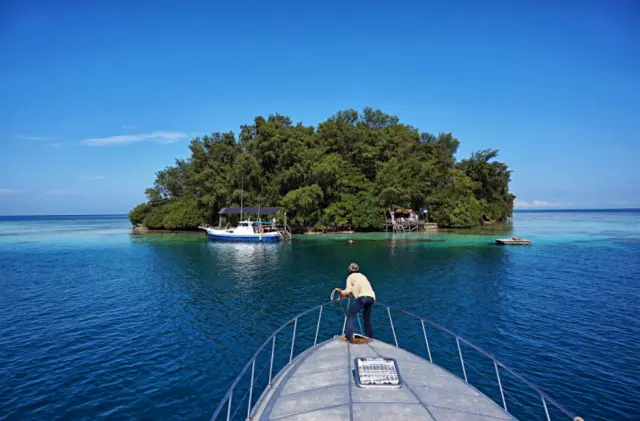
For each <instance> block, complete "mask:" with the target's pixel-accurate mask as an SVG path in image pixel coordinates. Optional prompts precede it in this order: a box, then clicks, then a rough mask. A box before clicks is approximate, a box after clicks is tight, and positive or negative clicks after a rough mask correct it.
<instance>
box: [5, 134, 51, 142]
mask: <svg viewBox="0 0 640 421" xmlns="http://www.w3.org/2000/svg"><path fill="white" fill-rule="evenodd" d="M15 137H16V138H18V139H22V140H29V141H32V142H50V141H52V140H56V139H58V137H57V136H34V135H30V134H17V135H16V136H15Z"/></svg>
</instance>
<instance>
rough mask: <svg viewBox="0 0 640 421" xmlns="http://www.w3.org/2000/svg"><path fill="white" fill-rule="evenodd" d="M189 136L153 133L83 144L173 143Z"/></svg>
mask: <svg viewBox="0 0 640 421" xmlns="http://www.w3.org/2000/svg"><path fill="white" fill-rule="evenodd" d="M188 137H189V135H188V134H187V133H184V132H165V131H154V132H151V133H140V134H125V135H118V136H109V137H93V138H89V139H83V140H82V141H81V143H83V144H85V145H88V146H109V145H125V144H128V143H136V142H157V143H173V142H178V141H180V140H184V139H186V138H188Z"/></svg>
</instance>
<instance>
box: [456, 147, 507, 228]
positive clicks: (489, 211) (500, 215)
mask: <svg viewBox="0 0 640 421" xmlns="http://www.w3.org/2000/svg"><path fill="white" fill-rule="evenodd" d="M497 156H498V151H497V150H495V149H485V150H482V151H478V152H474V153H472V154H471V157H470V158H468V159H465V160H462V162H460V163H459V164H458V165H457V168H460V169H461V170H463V171H464V172H465V174H467V175H468V176H469V177H470V178H471V179H472V180H473V181H475V182H476V183H477V184H476V187H475V188H474V190H473V194H474V196H475V197H476V199H478V200H480V201H482V213H483V218H484V220H487V221H493V220H504V219H506V218H508V217H510V216H511V215H512V214H513V201H514V199H515V196H514V195H512V194H511V193H509V182H510V181H511V171H510V170H509V167H507V165H506V164H503V163H502V162H497V161H492V160H493V159H494V158H496V157H497ZM490 161H491V162H490Z"/></svg>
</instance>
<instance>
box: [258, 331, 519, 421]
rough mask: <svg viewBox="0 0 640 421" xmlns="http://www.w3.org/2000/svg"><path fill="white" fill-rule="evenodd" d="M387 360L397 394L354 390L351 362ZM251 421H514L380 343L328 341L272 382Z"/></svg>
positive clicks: (463, 386) (456, 381)
mask: <svg viewBox="0 0 640 421" xmlns="http://www.w3.org/2000/svg"><path fill="white" fill-rule="evenodd" d="M379 356H383V357H392V358H395V359H396V360H397V362H398V366H399V369H400V376H401V378H402V388H400V389H393V390H374V389H362V388H359V387H358V386H357V385H356V384H355V382H354V378H353V373H352V371H353V369H354V359H355V358H356V357H379ZM252 419H253V420H261V421H267V420H281V421H324V420H332V421H342V420H344V421H358V420H367V421H370V420H380V421H387V420H391V421H405V420H406V421H409V420H435V421H459V420H468V421H501V420H512V421H513V420H515V418H513V417H512V416H511V415H509V414H508V413H506V412H505V411H504V410H503V409H502V408H501V407H500V406H498V405H497V404H496V403H495V402H493V401H492V400H491V399H490V398H488V397H487V396H485V395H483V394H482V393H480V392H479V391H478V390H476V389H475V388H473V387H472V386H470V385H468V384H467V383H465V382H464V380H462V379H460V378H458V377H456V376H454V375H453V374H451V373H450V372H448V371H446V370H444V369H442V368H440V367H438V366H437V365H434V364H431V363H429V362H428V361H427V360H424V359H422V358H420V357H418V356H416V355H414V354H411V353H409V352H408V351H405V350H403V349H400V348H396V347H394V346H392V345H389V344H387V343H384V342H380V341H373V342H372V343H370V344H366V345H350V344H347V343H346V342H343V341H341V340H338V339H333V340H330V341H328V342H326V343H324V344H322V345H320V346H318V347H317V348H315V349H311V350H309V351H308V352H306V353H304V354H302V355H300V356H299V357H298V358H297V359H296V360H294V362H293V364H290V365H289V366H287V367H286V368H285V369H284V370H283V371H281V372H280V373H279V374H278V376H277V377H276V379H275V381H274V384H273V387H272V388H270V389H269V390H268V391H267V392H266V393H265V394H264V395H263V396H262V397H261V398H260V400H259V402H258V403H257V405H256V409H255V413H254V416H253V418H252Z"/></svg>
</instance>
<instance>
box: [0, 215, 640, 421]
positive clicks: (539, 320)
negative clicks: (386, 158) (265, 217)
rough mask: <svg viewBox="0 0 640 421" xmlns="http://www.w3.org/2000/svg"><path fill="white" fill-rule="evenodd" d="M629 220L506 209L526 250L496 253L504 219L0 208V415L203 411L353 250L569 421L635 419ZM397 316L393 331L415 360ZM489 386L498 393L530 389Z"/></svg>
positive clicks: (392, 291)
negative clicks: (282, 230)
mask: <svg viewBox="0 0 640 421" xmlns="http://www.w3.org/2000/svg"><path fill="white" fill-rule="evenodd" d="M639 221H640V213H637V212H629V213H588V212H582V213H579V212H576V213H527V214H516V218H515V222H514V225H513V227H508V229H507V232H506V234H511V233H512V231H511V230H513V233H515V234H517V235H523V236H527V237H529V238H532V239H533V240H534V246H532V247H523V248H517V247H514V248H509V247H507V248H504V247H497V246H494V245H492V244H491V241H492V240H493V239H494V238H495V237H496V236H498V234H501V233H502V234H505V232H501V230H504V227H498V228H491V229H489V230H482V231H477V232H473V233H470V234H467V235H460V234H449V233H442V234H425V235H421V236H418V237H416V236H413V237H412V236H404V237H400V238H398V237H395V240H394V239H392V238H390V236H384V235H379V234H376V235H371V234H369V235H362V236H356V237H355V238H356V242H355V243H354V244H352V245H349V244H347V243H346V241H345V239H344V238H342V239H338V236H337V235H333V236H324V237H312V236H305V237H304V238H299V239H297V240H296V241H294V242H293V243H292V244H287V243H282V244H276V245H267V244H265V245H252V244H218V243H211V242H207V241H206V240H205V239H203V237H202V236H198V235H147V236H131V235H130V234H129V233H128V231H127V229H126V228H127V221H126V219H125V218H123V217H119V216H105V217H65V218H60V217H39V218H36V219H31V220H30V219H29V218H25V217H22V218H6V217H5V218H0V291H1V292H0V419H3V420H4V419H6V420H23V419H42V420H52V419H90V418H91V419H95V418H112V419H189V420H196V419H208V418H209V416H210V415H211V413H212V411H213V409H214V408H215V406H216V405H217V403H218V401H219V400H220V398H221V397H222V395H223V394H224V392H225V391H226V389H227V387H228V386H229V384H230V382H231V381H232V380H233V378H234V377H235V376H236V374H237V372H238V370H239V369H240V368H242V366H243V365H244V364H245V363H246V361H247V360H248V358H249V357H250V356H251V354H252V353H253V352H254V350H255V349H256V348H257V346H259V344H260V343H261V342H262V341H263V340H264V339H265V338H266V337H267V336H268V335H269V334H270V333H271V331H273V330H274V329H275V328H276V327H278V326H279V325H280V324H281V323H283V322H284V321H286V320H287V319H288V318H290V317H291V316H293V315H294V314H296V313H298V312H301V311H303V310H305V309H307V308H309V307H312V306H314V305H317V304H319V303H321V302H324V301H326V300H327V299H328V296H329V292H330V291H331V289H332V288H334V287H338V286H343V283H344V278H345V275H346V273H345V270H346V267H347V265H348V263H350V262H351V261H357V262H358V263H359V264H360V265H361V267H362V269H363V271H364V272H365V273H366V274H367V275H368V276H369V278H370V279H371V280H372V282H373V284H374V287H375V289H376V293H377V294H378V298H379V300H380V301H382V302H385V303H386V304H390V305H394V306H396V307H400V308H403V309H406V310H408V311H411V312H414V313H416V314H419V315H422V316H424V317H426V318H428V319H431V320H433V321H435V322H437V323H440V324H442V325H443V326H445V327H447V328H449V329H451V330H453V331H455V332H458V333H460V334H461V335H462V336H464V337H466V338H467V339H469V340H471V341H472V342H474V343H476V344H478V345H479V346H481V347H483V348H485V349H486V350H488V351H490V352H491V353H493V354H494V355H496V356H497V357H498V358H499V359H500V360H502V361H503V362H505V363H506V364H507V365H509V366H511V367H512V368H514V369H515V370H517V371H519V372H520V373H522V374H524V375H525V376H527V377H529V378H530V379H532V380H533V381H534V382H535V383H536V384H538V385H539V386H540V387H541V388H542V389H543V390H545V391H546V392H548V393H549V394H550V395H551V396H552V397H554V398H555V399H556V400H557V401H559V402H560V403H561V404H563V405H564V406H566V407H567V408H568V409H570V410H571V411H573V412H575V413H577V414H579V415H581V416H583V417H584V418H585V419H588V420H621V421H624V420H637V419H638V418H637V417H638V415H637V414H638V409H639V408H640V352H639V350H640V319H639V318H638V314H639V310H640V305H639V304H638V301H639V299H640V223H639ZM412 239H420V240H431V241H406V240H412ZM435 240H437V241H435ZM375 312H376V314H374V321H375V329H376V331H377V332H378V333H379V334H380V337H381V338H383V339H387V338H389V336H388V335H389V332H388V319H387V318H386V314H385V313H383V312H382V309H380V308H378V309H375ZM338 316H339V314H338ZM397 323H398V324H399V325H403V324H404V323H405V322H404V321H403V320H402V318H401V317H398V319H397ZM406 323H407V325H406V326H404V325H403V326H402V327H401V328H399V340H400V341H401V342H403V341H404V344H406V345H411V346H414V347H415V348H416V352H422V353H423V354H424V348H423V345H422V342H421V340H422V338H421V336H420V335H419V334H418V335H416V334H415V333H416V332H415V331H413V330H412V329H414V327H413V326H412V325H410V324H409V322H406ZM328 334H329V333H327V335H328ZM431 334H432V337H433V339H432V340H433V346H434V348H436V349H435V350H434V359H435V360H436V362H439V361H440V362H441V363H442V365H443V366H445V367H446V368H449V369H451V370H452V371H454V372H455V373H456V374H458V375H461V372H456V370H458V371H459V365H458V366H456V365H455V364H454V363H455V362H456V361H455V358H454V359H451V360H449V359H448V358H449V357H450V356H451V352H452V346H453V347H455V342H454V343H453V344H452V343H450V341H449V342H448V339H447V338H446V337H445V336H438V335H437V333H436V332H431ZM403 335H404V336H403ZM421 347H422V348H421ZM454 351H455V349H454ZM464 352H465V355H467V356H468V362H469V364H470V365H471V366H472V369H470V370H469V373H468V374H469V377H470V380H471V381H476V380H477V381H480V382H481V383H482V382H484V383H483V386H486V388H487V389H488V390H489V392H488V393H489V394H492V393H495V390H496V389H495V385H493V384H492V383H491V382H492V381H494V380H493V377H491V374H492V372H491V369H492V367H491V366H487V365H486V362H484V361H483V360H482V359H481V358H477V357H476V356H474V355H473V354H472V352H471V350H468V349H465V350H464ZM454 356H455V354H454ZM438 359H440V360H439V361H438ZM474 369H478V372H476V371H474ZM483 373H484V374H486V375H488V377H490V378H489V379H484V377H483ZM503 381H504V383H505V388H506V389H507V390H508V391H509V392H510V395H509V397H508V399H514V400H527V399H530V400H533V399H535V397H532V396H530V395H527V392H526V391H525V390H523V389H522V387H521V385H518V384H517V383H516V382H515V381H514V380H513V379H509V378H508V376H506V375H505V379H504V380H503ZM492 388H493V389H492ZM483 390H484V389H483ZM491 390H493V392H492V391H491ZM494 397H495V396H494ZM513 405H514V408H515V407H517V402H513ZM536 405H537V403H536ZM534 406H535V405H534ZM540 411H541V408H539V405H538V408H537V409H534V412H535V414H532V418H531V419H536V418H539V417H540V416H541V412H540ZM523 414H524V413H523ZM556 419H558V418H556Z"/></svg>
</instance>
